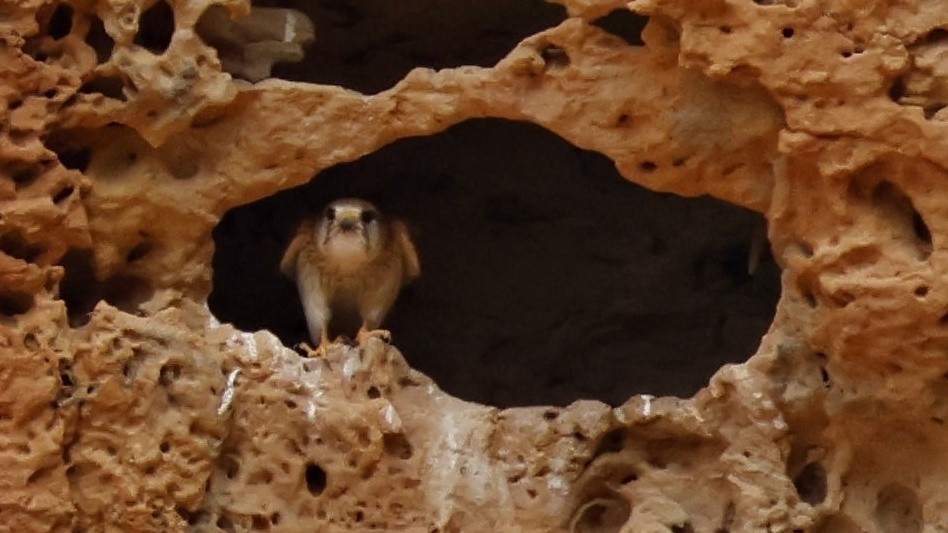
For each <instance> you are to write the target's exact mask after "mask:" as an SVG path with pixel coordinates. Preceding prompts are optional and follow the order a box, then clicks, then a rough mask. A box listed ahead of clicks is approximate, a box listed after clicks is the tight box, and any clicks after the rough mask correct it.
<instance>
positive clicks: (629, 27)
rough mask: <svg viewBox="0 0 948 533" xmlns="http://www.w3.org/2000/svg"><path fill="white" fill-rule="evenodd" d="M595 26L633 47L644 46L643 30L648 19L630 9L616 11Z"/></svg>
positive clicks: (597, 21) (596, 22)
mask: <svg viewBox="0 0 948 533" xmlns="http://www.w3.org/2000/svg"><path fill="white" fill-rule="evenodd" d="M592 24H593V26H596V27H598V28H600V29H603V30H606V31H607V32H609V33H611V34H613V35H615V36H616V37H619V38H621V39H622V40H623V41H625V42H627V43H629V44H631V45H632V46H644V45H645V43H644V42H643V41H642V30H643V29H644V28H645V25H646V24H648V17H644V16H642V15H638V14H636V13H634V12H632V11H630V10H628V9H616V10H614V11H612V12H611V13H609V14H608V15H606V16H604V17H600V18H598V19H596V20H594V21H593V23H592Z"/></svg>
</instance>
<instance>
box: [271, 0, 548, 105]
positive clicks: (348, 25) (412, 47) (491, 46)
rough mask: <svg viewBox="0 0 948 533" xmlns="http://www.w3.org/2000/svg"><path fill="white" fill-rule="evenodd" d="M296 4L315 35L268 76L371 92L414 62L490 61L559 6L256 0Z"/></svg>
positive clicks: (503, 1) (493, 0)
mask: <svg viewBox="0 0 948 533" xmlns="http://www.w3.org/2000/svg"><path fill="white" fill-rule="evenodd" d="M253 5H254V7H276V8H290V9H296V10H299V11H301V12H303V13H304V14H306V16H307V17H309V19H310V20H311V21H312V22H313V26H314V29H315V36H316V39H315V42H313V43H312V44H311V45H310V46H309V47H308V49H307V51H306V57H305V59H303V60H302V61H299V62H284V63H277V64H276V65H275V66H274V68H273V70H272V76H273V77H274V78H280V79H284V80H291V81H301V82H308V83H320V84H327V85H339V86H341V87H345V88H347V89H352V90H355V91H359V92H361V93H365V94H374V93H378V92H380V91H383V90H385V89H388V88H390V87H392V86H393V85H395V84H396V83H397V82H398V81H399V80H401V79H402V78H404V77H405V75H406V74H407V73H408V72H409V71H410V70H412V69H414V68H416V67H426V68H432V69H436V70H437V69H444V68H453V67H460V66H465V65H471V66H482V67H491V66H493V65H495V64H496V63H497V62H498V61H500V60H501V59H502V58H503V57H504V56H506V55H507V54H508V53H509V52H510V50H512V49H513V48H514V47H515V46H516V45H517V43H519V42H520V41H522V40H523V39H525V38H527V37H529V36H530V35H533V34H535V33H538V32H540V31H543V30H545V29H547V28H552V27H554V26H556V25H558V24H560V23H561V22H563V21H564V20H565V19H566V17H567V15H566V10H565V8H563V6H561V5H558V4H554V3H550V2H545V1H543V0H522V1H519V2H510V1H508V0H480V1H478V2H463V1H460V0H448V1H441V2H428V1H426V0H403V1H401V2H374V1H370V0H318V1H314V2H300V1H299V0H255V1H254V2H253Z"/></svg>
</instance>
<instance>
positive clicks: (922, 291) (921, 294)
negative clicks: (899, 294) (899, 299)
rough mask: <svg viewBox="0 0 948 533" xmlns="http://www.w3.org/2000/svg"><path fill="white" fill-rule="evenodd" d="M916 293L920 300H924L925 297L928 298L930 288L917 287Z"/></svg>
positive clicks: (924, 286)
mask: <svg viewBox="0 0 948 533" xmlns="http://www.w3.org/2000/svg"><path fill="white" fill-rule="evenodd" d="M914 292H915V296H918V297H919V298H924V297H925V296H928V286H927V285H919V286H918V287H915V291H914Z"/></svg>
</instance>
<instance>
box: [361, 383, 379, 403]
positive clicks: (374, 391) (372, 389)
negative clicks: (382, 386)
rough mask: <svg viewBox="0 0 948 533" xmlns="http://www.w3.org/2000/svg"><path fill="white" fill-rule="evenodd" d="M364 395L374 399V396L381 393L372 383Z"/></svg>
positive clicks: (376, 396)
mask: <svg viewBox="0 0 948 533" xmlns="http://www.w3.org/2000/svg"><path fill="white" fill-rule="evenodd" d="M365 395H366V396H368V397H369V398H371V399H373V400H374V399H375V398H378V397H380V396H382V393H381V392H380V391H379V388H378V387H376V386H375V385H372V386H371V387H369V390H368V391H366V393H365Z"/></svg>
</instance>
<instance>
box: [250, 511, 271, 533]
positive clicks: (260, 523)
mask: <svg viewBox="0 0 948 533" xmlns="http://www.w3.org/2000/svg"><path fill="white" fill-rule="evenodd" d="M250 526H251V527H252V528H253V529H255V530H258V531H262V530H267V529H270V520H269V519H267V517H265V516H262V515H258V514H255V515H253V516H251V517H250Z"/></svg>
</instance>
